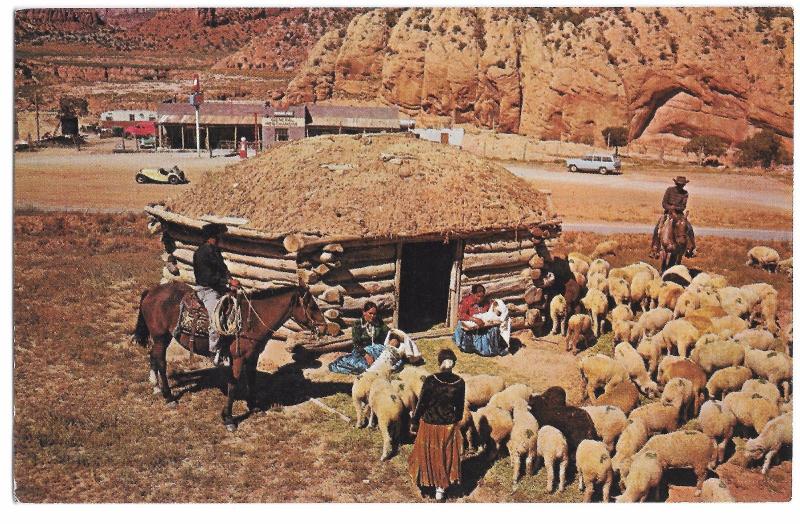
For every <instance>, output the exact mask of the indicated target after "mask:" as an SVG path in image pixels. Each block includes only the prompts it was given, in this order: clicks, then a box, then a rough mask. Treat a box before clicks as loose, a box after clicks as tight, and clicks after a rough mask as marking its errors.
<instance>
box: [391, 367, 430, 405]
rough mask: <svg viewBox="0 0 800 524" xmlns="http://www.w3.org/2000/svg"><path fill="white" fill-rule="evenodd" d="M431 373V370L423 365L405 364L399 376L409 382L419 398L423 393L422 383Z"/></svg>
mask: <svg viewBox="0 0 800 524" xmlns="http://www.w3.org/2000/svg"><path fill="white" fill-rule="evenodd" d="M430 374H431V373H430V371H428V370H427V369H425V368H423V367H419V366H403V369H401V370H400V371H399V372H398V373H397V378H399V379H400V380H402V381H403V382H405V383H406V384H408V385H409V386H410V387H411V391H413V392H414V395H416V396H417V398H419V395H420V393H422V384H423V383H424V382H425V379H426V378H428V376H429V375H430Z"/></svg>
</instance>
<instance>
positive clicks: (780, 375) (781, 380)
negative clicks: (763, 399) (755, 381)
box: [744, 349, 792, 400]
mask: <svg viewBox="0 0 800 524" xmlns="http://www.w3.org/2000/svg"><path fill="white" fill-rule="evenodd" d="M744 365H745V366H747V367H748V368H750V370H751V371H752V372H753V374H754V375H756V376H758V377H761V378H765V379H767V380H769V381H770V382H772V383H773V384H775V385H776V386H779V385H782V386H783V398H784V399H785V400H788V398H789V381H790V380H791V378H792V357H790V356H789V355H787V354H786V353H776V352H775V351H759V350H757V349H745V351H744Z"/></svg>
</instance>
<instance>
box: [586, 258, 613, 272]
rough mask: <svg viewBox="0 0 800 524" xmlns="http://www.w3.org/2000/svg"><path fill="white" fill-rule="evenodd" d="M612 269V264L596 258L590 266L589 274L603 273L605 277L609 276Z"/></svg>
mask: <svg viewBox="0 0 800 524" xmlns="http://www.w3.org/2000/svg"><path fill="white" fill-rule="evenodd" d="M610 269H611V264H609V263H608V261H607V260H603V259H602V258H596V259H594V260H592V263H591V264H589V273H602V274H603V275H604V276H608V272H609V270H610Z"/></svg>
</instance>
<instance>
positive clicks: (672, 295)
mask: <svg viewBox="0 0 800 524" xmlns="http://www.w3.org/2000/svg"><path fill="white" fill-rule="evenodd" d="M568 260H569V265H570V269H571V271H572V274H573V277H574V278H573V279H571V281H570V282H568V283H567V285H566V286H565V288H564V293H563V294H561V295H557V296H555V297H553V299H552V300H551V305H550V314H551V321H552V326H553V328H552V331H551V334H556V333H559V332H561V333H562V334H564V331H565V327H566V333H565V335H566V345H567V350H568V351H572V352H573V353H577V352H578V351H579V346H581V345H582V346H583V347H588V346H589V345H590V344H591V343H592V342H593V341H594V340H596V339H597V337H599V336H600V335H601V334H602V333H603V332H604V331H606V330H607V327H609V324H610V329H611V330H612V331H613V335H614V342H615V344H616V346H615V348H614V353H613V358H612V357H610V356H605V355H603V354H591V355H586V356H583V357H582V358H580V359H579V361H578V366H579V368H580V371H581V374H582V376H583V377H584V379H585V385H586V394H587V396H588V398H589V401H590V405H587V406H584V407H573V406H568V405H567V404H566V394H565V392H564V390H563V389H562V388H560V387H552V388H549V389H548V390H546V391H544V392H542V393H541V394H537V393H536V392H534V391H533V390H532V388H531V387H529V386H528V385H526V384H506V381H505V380H504V379H503V378H502V377H498V376H493V375H475V376H468V375H462V376H463V377H464V380H465V382H466V401H465V406H464V416H463V418H462V420H461V430H462V433H463V435H464V442H465V446H466V447H467V448H469V449H470V450H474V449H476V448H477V449H478V450H479V451H480V452H482V453H487V454H488V456H489V458H490V459H494V458H496V456H497V453H498V452H499V451H500V450H501V449H503V448H505V449H507V450H508V453H509V455H510V457H511V460H512V463H513V478H512V482H513V485H514V487H516V485H517V482H518V481H519V479H520V477H521V475H522V463H523V461H524V464H525V471H526V472H527V474H529V475H530V474H532V473H533V471H534V469H535V466H536V464H537V462H538V459H539V457H541V458H542V459H543V462H544V466H545V469H546V472H547V485H548V487H549V489H550V491H553V489H554V487H555V480H556V478H558V490H559V491H562V490H563V489H564V484H565V481H566V476H567V475H566V473H567V468H568V467H569V465H570V464H571V465H573V466H574V468H575V471H576V478H577V481H578V487H579V489H581V490H582V491H584V501H587V502H588V501H590V500H591V499H592V496H593V494H594V490H595V486H597V485H600V486H602V499H603V501H605V502H608V501H609V498H610V492H611V489H612V485H613V484H614V483H615V482H616V483H618V486H619V490H620V492H621V495H620V496H619V497H617V498H616V500H617V501H618V502H636V501H639V502H641V501H644V500H645V499H647V498H648V496H650V495H653V494H654V495H655V497H656V499H657V500H661V494H660V490H659V486H660V485H661V484H662V475H663V474H664V472H665V471H666V470H668V469H670V468H691V469H693V470H694V473H695V475H696V477H697V492H696V495H698V496H700V497H701V500H703V501H733V500H734V499H733V497H732V496H731V494H730V492H729V491H728V489H727V487H726V486H725V484H724V482H722V481H721V480H719V479H715V478H712V479H708V478H707V477H708V472H709V470H711V471H713V470H714V469H715V468H716V466H717V465H718V464H720V463H721V462H723V461H725V460H726V450H727V447H728V443H729V441H730V440H731V438H732V436H733V435H734V433H735V432H737V434H741V435H743V436H750V437H754V438H750V439H748V440H747V441H746V446H745V448H744V457H745V460H746V461H747V462H748V463H752V462H754V461H759V460H763V465H762V468H761V471H762V473H764V474H766V473H767V471H768V469H769V467H770V464H771V462H772V460H773V459H774V456H775V455H776V454H777V453H778V452H779V451H780V449H781V447H782V446H784V445H791V443H792V418H791V417H792V403H791V402H792V397H791V392H790V389H791V383H792V357H791V356H790V355H791V344H792V342H791V341H792V338H791V337H792V335H791V328H789V329H787V330H786V331H785V332H784V333H781V331H780V327H779V325H778V322H777V318H776V310H777V291H776V290H775V289H774V288H773V287H772V286H771V285H769V284H764V283H758V284H750V285H745V286H741V287H734V286H730V285H728V283H727V281H726V279H725V277H723V276H721V275H717V274H713V273H705V272H704V273H699V274H691V273H690V272H689V270H688V269H687V268H686V267H684V266H676V267H674V268H670V270H668V271H667V272H665V273H664V274H663V275H660V274H659V273H658V272H657V271H656V270H655V269H654V268H653V267H652V266H650V265H649V264H646V263H643V262H640V263H636V264H632V265H629V266H625V267H621V268H613V269H612V268H611V266H610V264H609V263H608V262H607V261H605V260H603V259H595V260H590V259H588V257H586V256H584V255H582V254H580V253H570V254H569V256H568ZM612 306H613V307H612ZM581 311H585V312H581ZM427 374H428V372H427V371H425V370H424V369H421V368H415V367H413V366H406V367H405V368H404V369H403V370H402V371H400V372H399V373H391V371H390V370H389V369H388V368H386V369H375V370H371V371H369V372H366V373H364V374H362V375H360V376H359V377H358V378H357V379H356V380H355V382H354V384H353V390H352V398H353V404H354V408H355V411H356V415H357V422H356V425H357V426H358V427H363V426H365V425H367V423H369V425H370V426H373V425H374V424H376V423H377V425H378V427H379V428H380V430H381V433H382V436H383V454H382V457H381V459H382V460H388V459H389V458H390V457H391V456H392V455H393V454H394V452H395V451H396V448H397V445H398V441H399V439H400V437H401V432H402V431H403V428H406V427H407V421H408V418H409V415H410V413H411V412H412V410H413V409H414V407H415V404H416V400H417V398H418V396H419V394H420V390H421V387H422V383H423V381H424V379H425V377H426V376H427ZM600 390H602V392H601V394H600V395H598V391H600ZM645 398H646V400H645ZM640 404H642V405H640ZM695 418H697V425H698V426H699V428H700V430H698V431H695V430H686V429H679V428H681V427H682V426H683V425H684V424H686V423H687V422H688V421H689V420H691V419H695ZM693 427H694V426H693ZM556 467H557V468H558V471H556ZM556 473H557V474H556ZM653 492H655V493H653Z"/></svg>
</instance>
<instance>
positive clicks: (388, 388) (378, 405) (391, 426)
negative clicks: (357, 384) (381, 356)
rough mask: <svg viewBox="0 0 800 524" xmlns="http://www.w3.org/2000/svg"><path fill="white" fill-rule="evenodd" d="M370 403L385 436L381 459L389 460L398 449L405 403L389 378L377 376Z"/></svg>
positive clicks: (373, 384)
mask: <svg viewBox="0 0 800 524" xmlns="http://www.w3.org/2000/svg"><path fill="white" fill-rule="evenodd" d="M369 405H370V408H371V410H372V416H373V417H376V418H377V419H378V429H380V432H381V436H382V437H383V453H382V454H381V460H389V458H390V457H391V456H392V455H394V453H395V452H396V450H397V444H398V439H399V436H400V426H401V420H402V416H403V413H404V409H403V403H402V401H401V400H400V397H399V396H398V394H397V391H396V390H395V388H394V387H393V386H392V384H390V383H389V381H388V380H386V379H385V378H377V379H375V381H374V382H373V383H372V387H371V388H370V390H369Z"/></svg>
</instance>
